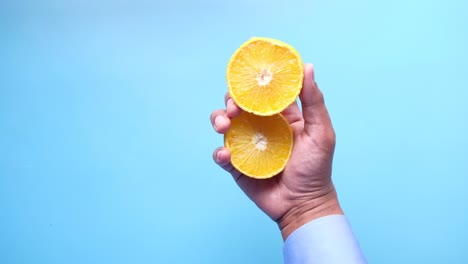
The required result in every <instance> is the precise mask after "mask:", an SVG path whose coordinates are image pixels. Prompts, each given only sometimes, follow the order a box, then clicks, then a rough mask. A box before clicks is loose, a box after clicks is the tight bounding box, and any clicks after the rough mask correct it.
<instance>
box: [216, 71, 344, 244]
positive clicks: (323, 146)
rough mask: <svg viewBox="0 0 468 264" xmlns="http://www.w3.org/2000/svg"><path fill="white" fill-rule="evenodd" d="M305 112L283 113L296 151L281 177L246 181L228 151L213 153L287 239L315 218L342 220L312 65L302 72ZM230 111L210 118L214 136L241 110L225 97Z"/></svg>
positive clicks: (328, 129)
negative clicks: (338, 215) (330, 216)
mask: <svg viewBox="0 0 468 264" xmlns="http://www.w3.org/2000/svg"><path fill="white" fill-rule="evenodd" d="M299 98H300V100H301V105H302V112H301V111H300V110H299V107H298V105H297V103H296V102H295V103H293V104H292V105H291V106H289V107H288V108H287V109H286V110H284V111H283V113H282V114H283V115H284V117H285V118H286V119H287V120H288V122H289V124H290V125H291V128H292V130H293V133H294V146H293V150H292V153H291V157H290V159H289V161H288V163H287V164H286V167H285V169H284V171H283V172H282V173H280V174H279V175H277V176H275V177H273V178H269V179H264V180H258V179H253V178H250V177H247V176H245V175H242V173H240V172H239V171H238V170H236V169H235V168H234V167H233V166H232V165H231V163H230V160H231V154H230V152H229V150H228V149H227V148H224V147H221V148H218V149H216V150H215V151H214V153H213V159H214V161H215V162H216V163H217V164H218V165H219V166H221V167H222V168H223V169H224V170H226V171H228V172H229V173H230V174H231V175H232V176H233V177H234V180H235V181H236V182H237V184H238V185H239V187H240V188H241V189H242V190H243V191H244V192H245V194H246V195H247V196H248V197H249V198H250V199H251V200H252V201H253V202H255V204H256V205H257V206H258V207H259V208H260V209H261V210H263V211H264V212H265V213H266V214H267V215H268V216H269V217H270V218H271V219H273V220H274V221H276V222H277V223H278V226H279V228H280V229H281V233H282V236H283V239H286V238H287V237H288V236H289V234H291V233H292V232H293V231H294V230H296V229H297V228H298V227H300V226H302V225H303V224H305V223H307V222H309V221H312V220H314V219H316V218H319V217H322V216H326V215H332V214H343V211H342V210H341V208H340V205H339V203H338V198H337V195H336V191H335V188H334V186H333V183H332V181H331V173H332V162H333V152H334V149H335V132H334V130H333V127H332V124H331V120H330V117H329V115H328V111H327V108H326V107H325V103H324V99H323V95H322V93H321V92H320V90H319V89H318V87H317V84H316V82H315V80H314V69H313V67H312V65H311V64H306V65H305V67H304V82H303V87H302V90H301V93H300V95H299ZM225 103H226V110H224V109H220V110H216V111H214V112H213V113H212V114H211V123H212V125H213V128H214V129H215V131H216V132H218V133H221V134H224V133H226V132H227V131H228V129H229V127H230V124H231V121H230V119H231V118H234V117H236V116H237V115H239V114H240V113H241V111H242V110H241V109H240V108H239V107H238V106H237V105H236V104H235V103H234V101H233V100H232V99H231V98H230V96H229V94H226V96H225Z"/></svg>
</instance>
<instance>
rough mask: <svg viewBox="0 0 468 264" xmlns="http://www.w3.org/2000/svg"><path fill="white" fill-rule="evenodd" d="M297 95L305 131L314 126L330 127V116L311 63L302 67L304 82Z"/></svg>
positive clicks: (311, 129) (309, 130) (310, 130)
mask: <svg viewBox="0 0 468 264" xmlns="http://www.w3.org/2000/svg"><path fill="white" fill-rule="evenodd" d="M299 97H300V99H301V104H302V114H303V117H304V129H305V131H306V132H309V133H310V132H312V131H313V129H314V127H315V126H326V127H330V128H331V121H330V116H329V115H328V111H327V108H326V107H325V102H324V99H323V94H322V92H321V91H320V90H319V88H318V87H317V83H316V82H315V79H314V68H313V66H312V64H306V65H305V67H304V83H303V86H302V90H301V94H300V95H299Z"/></svg>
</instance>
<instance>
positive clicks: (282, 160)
mask: <svg viewBox="0 0 468 264" xmlns="http://www.w3.org/2000/svg"><path fill="white" fill-rule="evenodd" d="M224 144H225V146H226V147H227V148H228V149H229V150H230V152H231V163H232V165H233V166H234V167H235V168H236V169H237V170H239V171H240V172H242V173H243V174H245V175H247V176H250V177H252V178H257V179H266V178H270V177H273V176H275V175H277V174H278V173H280V172H281V171H282V170H284V167H285V166H286V163H287V161H288V159H289V156H290V155H291V150H292V146H293V132H292V130H291V127H290V126H289V123H288V121H287V120H286V119H285V118H284V117H283V115H281V114H276V115H272V116H256V115H253V114H251V113H247V112H242V113H241V114H240V115H239V116H238V117H236V118H233V119H232V120H231V127H230V128H229V130H228V132H227V133H226V134H225V135H224Z"/></svg>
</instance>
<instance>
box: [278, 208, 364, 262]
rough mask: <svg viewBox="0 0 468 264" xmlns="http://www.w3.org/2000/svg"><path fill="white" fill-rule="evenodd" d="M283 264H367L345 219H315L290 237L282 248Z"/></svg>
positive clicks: (334, 217) (342, 216) (335, 216)
mask: <svg viewBox="0 0 468 264" xmlns="http://www.w3.org/2000/svg"><path fill="white" fill-rule="evenodd" d="M283 256H284V263H286V264H299V263H301V264H302V263H304V264H306V263H307V264H358V263H359V264H362V263H367V261H366V259H365V257H364V254H363V253H362V251H361V249H360V247H359V244H358V242H357V240H356V238H355V237H354V234H353V232H352V230H351V225H350V224H349V222H348V220H347V219H346V217H345V216H344V215H330V216H325V217H321V218H318V219H315V220H313V221H311V222H309V223H307V224H305V225H303V226H301V227H299V228H298V229H296V230H295V231H294V232H293V233H291V234H290V235H289V237H288V238H287V239H286V241H285V244H284V247H283Z"/></svg>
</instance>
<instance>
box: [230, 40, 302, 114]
mask: <svg viewBox="0 0 468 264" xmlns="http://www.w3.org/2000/svg"><path fill="white" fill-rule="evenodd" d="M303 78H304V66H303V63H302V59H301V57H300V55H299V53H298V52H297V51H296V50H295V49H294V48H293V47H292V46H290V45H289V44H286V43H284V42H282V41H279V40H276V39H271V38H263V37H254V38H251V39H250V40H248V41H247V42H245V43H244V44H242V45H241V47H240V48H239V49H237V50H236V51H235V52H234V54H233V55H232V57H231V59H230V60H229V63H228V67H227V71H226V79H227V84H228V89H229V93H230V95H231V97H232V99H233V100H234V102H236V104H237V105H238V106H239V107H240V108H242V109H243V110H244V111H247V112H250V113H254V114H256V115H261V116H269V115H274V114H277V113H279V112H281V111H283V110H284V109H285V108H286V107H288V106H289V105H290V104H292V103H293V102H294V101H295V100H296V98H297V96H298V95H299V93H300V91H301V87H302V81H303Z"/></svg>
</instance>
